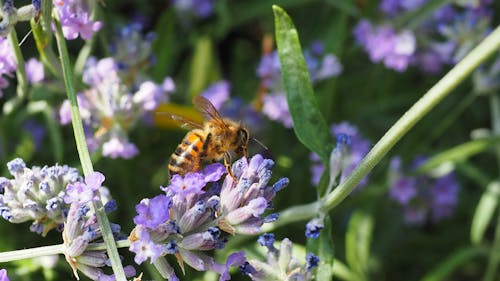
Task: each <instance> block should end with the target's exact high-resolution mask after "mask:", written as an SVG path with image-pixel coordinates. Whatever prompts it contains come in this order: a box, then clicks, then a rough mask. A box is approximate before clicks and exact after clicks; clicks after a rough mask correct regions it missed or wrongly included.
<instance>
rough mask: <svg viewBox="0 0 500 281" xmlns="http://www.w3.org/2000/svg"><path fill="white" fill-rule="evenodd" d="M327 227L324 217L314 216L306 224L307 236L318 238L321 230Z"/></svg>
mask: <svg viewBox="0 0 500 281" xmlns="http://www.w3.org/2000/svg"><path fill="white" fill-rule="evenodd" d="M324 227H325V225H324V224H323V219H320V218H314V219H312V220H310V221H309V222H308V223H307V224H306V237H307V238H318V237H319V232H320V231H321V230H322V229H323V228H324Z"/></svg>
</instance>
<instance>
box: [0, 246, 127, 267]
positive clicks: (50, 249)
mask: <svg viewBox="0 0 500 281" xmlns="http://www.w3.org/2000/svg"><path fill="white" fill-rule="evenodd" d="M116 246H117V247H118V248H128V247H130V241H128V240H120V241H116ZM87 250H89V251H101V250H106V244H104V243H93V244H89V246H88V247H87ZM59 254H64V244H59V245H50V246H43V247H36V248H30V249H23V250H16V251H8V252H1V253H0V263H1V262H11V261H17V260H24V259H32V258H36V257H43V256H52V255H59Z"/></svg>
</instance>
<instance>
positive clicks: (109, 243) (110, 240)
mask: <svg viewBox="0 0 500 281" xmlns="http://www.w3.org/2000/svg"><path fill="white" fill-rule="evenodd" d="M54 14H55V15H56V17H57V13H54ZM54 22H55V26H56V32H55V35H56V41H57V49H58V51H59V56H60V58H61V65H62V70H63V78H64V85H65V87H66V91H67V93H68V100H69V102H70V106H71V121H72V124H73V131H74V134H75V140H76V147H77V150H78V155H79V157H80V162H81V164H82V169H83V173H84V174H85V176H88V175H89V174H91V173H92V172H93V170H94V169H93V167H92V162H91V160H90V154H89V151H88V147H87V142H86V140H85V134H84V131H83V124H82V118H81V116H80V111H79V109H78V101H77V98H76V91H75V84H74V76H73V70H72V68H71V63H70V60H69V55H68V49H67V47H66V41H65V39H64V36H63V32H62V28H61V23H60V22H59V19H56V20H55V21H54ZM92 207H93V209H94V211H95V214H96V216H97V220H98V222H99V226H100V227H101V231H102V236H103V239H104V243H105V244H106V248H107V252H108V256H109V259H110V261H111V267H112V268H113V272H114V274H115V276H116V280H127V278H126V277H125V272H124V271H123V266H122V264H121V260H120V256H119V255H118V249H117V248H116V244H115V240H114V237H113V233H112V231H111V227H110V225H109V221H108V217H107V216H106V212H105V211H104V207H103V205H102V202H101V201H92Z"/></svg>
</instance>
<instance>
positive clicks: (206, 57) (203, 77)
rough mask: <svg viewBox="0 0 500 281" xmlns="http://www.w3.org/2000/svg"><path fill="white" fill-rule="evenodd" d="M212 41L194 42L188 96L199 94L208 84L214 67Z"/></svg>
mask: <svg viewBox="0 0 500 281" xmlns="http://www.w3.org/2000/svg"><path fill="white" fill-rule="evenodd" d="M212 52H213V47H212V41H211V40H210V38H208V37H202V38H199V39H198V41H197V42H196V46H195V50H194V55H193V60H192V62H191V74H190V85H189V96H190V97H193V96H196V95H198V94H200V93H201V92H202V91H203V89H205V87H206V86H207V84H208V81H209V80H210V76H211V75H212V74H213V72H214V70H216V69H215V67H214V64H213V54H212Z"/></svg>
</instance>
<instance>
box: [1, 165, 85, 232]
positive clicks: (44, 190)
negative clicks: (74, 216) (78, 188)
mask: <svg viewBox="0 0 500 281" xmlns="http://www.w3.org/2000/svg"><path fill="white" fill-rule="evenodd" d="M7 169H8V170H9V173H10V174H11V175H12V176H13V177H14V178H13V179H7V178H4V177H0V192H1V193H2V194H0V215H1V216H2V217H3V218H4V219H5V220H7V221H9V222H12V223H22V222H25V221H33V224H32V225H31V227H30V230H31V231H33V232H36V233H38V234H41V235H43V236H45V235H46V234H47V232H49V231H50V230H51V229H54V228H61V227H62V224H63V222H64V220H65V218H66V213H67V211H68V205H67V204H65V202H64V197H65V196H66V186H67V185H71V184H76V183H78V182H81V181H82V178H81V176H80V174H79V173H78V171H77V170H76V169H74V168H71V167H68V166H66V165H64V166H59V165H55V166H50V167H49V166H44V167H42V168H40V167H37V166H34V167H32V168H31V169H30V168H27V167H26V164H25V163H24V161H23V160H22V159H20V158H16V159H14V160H12V161H10V162H8V163H7Z"/></svg>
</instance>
